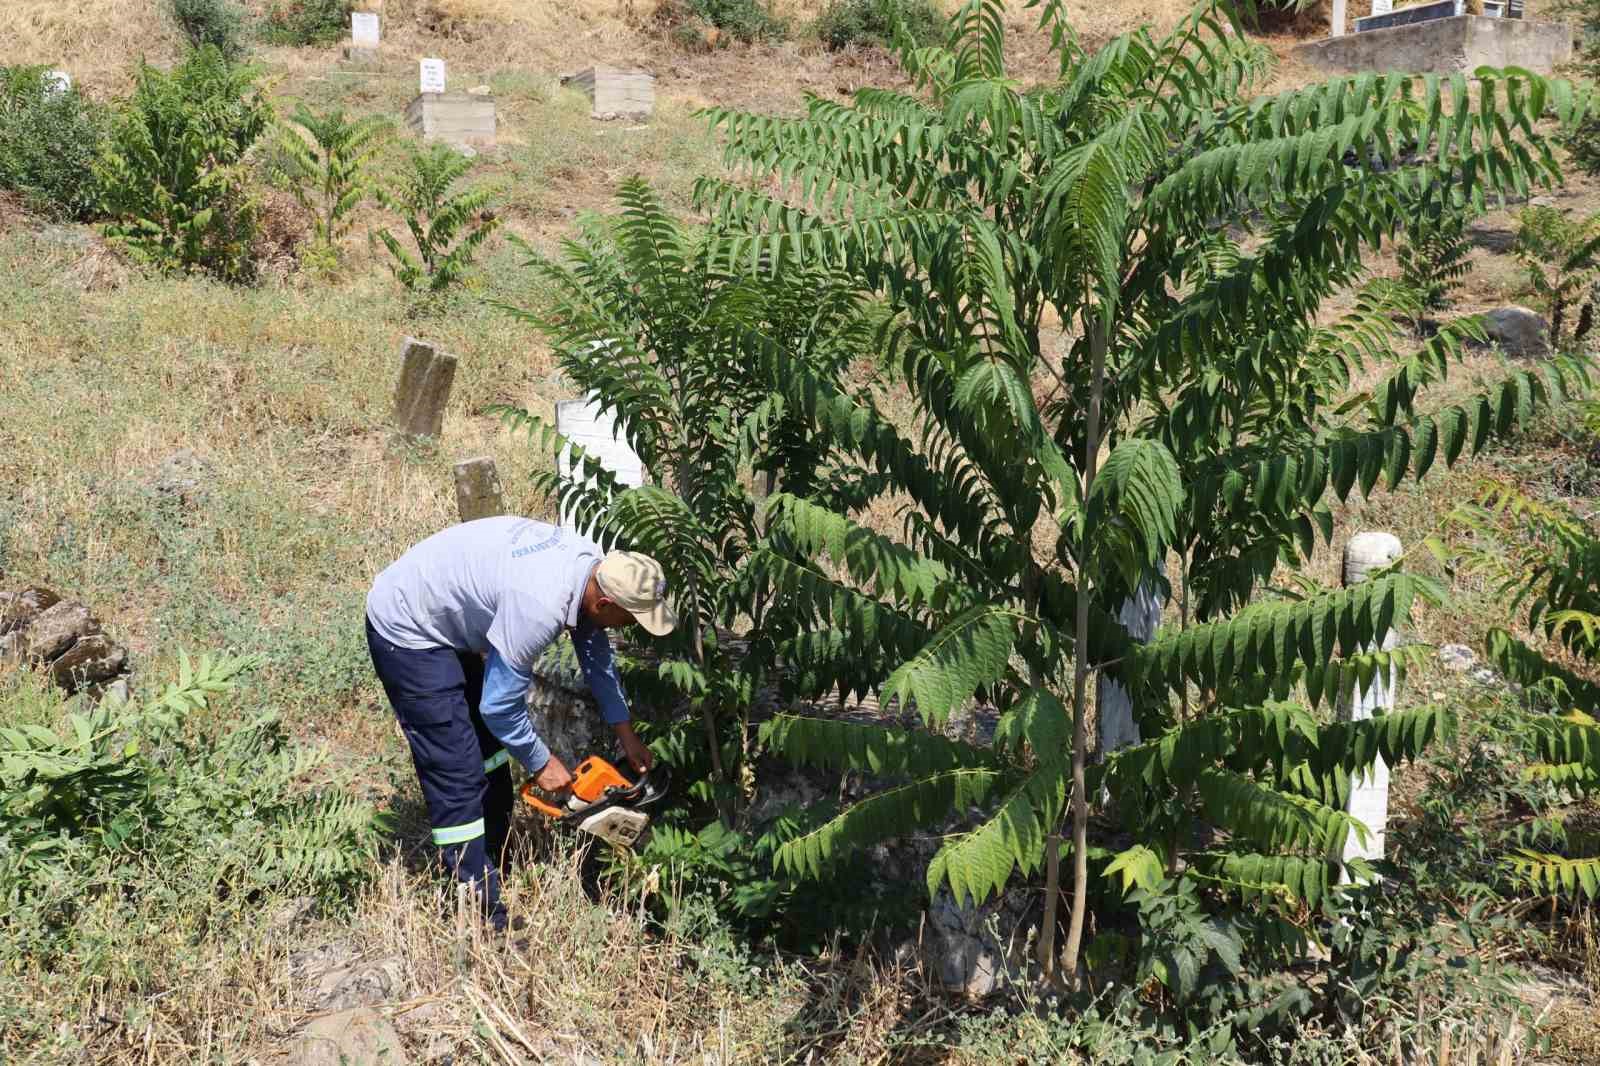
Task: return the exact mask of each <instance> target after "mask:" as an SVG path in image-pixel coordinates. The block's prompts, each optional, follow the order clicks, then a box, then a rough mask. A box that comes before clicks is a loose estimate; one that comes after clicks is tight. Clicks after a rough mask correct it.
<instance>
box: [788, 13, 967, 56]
mask: <svg viewBox="0 0 1600 1066" xmlns="http://www.w3.org/2000/svg"><path fill="white" fill-rule="evenodd" d="M897 17H898V18H899V20H900V23H901V25H902V26H904V27H905V30H906V32H907V33H908V34H910V36H911V39H912V40H913V41H915V42H916V43H917V44H930V43H932V42H934V41H937V40H938V39H939V38H940V37H941V36H943V34H944V29H945V16H944V14H943V13H942V12H941V11H940V10H939V8H938V6H937V5H936V4H935V3H934V2H933V0H833V3H831V4H829V5H828V7H827V9H826V10H825V11H823V12H822V14H821V15H819V16H818V17H817V21H816V22H815V23H814V24H813V25H812V31H813V32H814V33H815V34H816V35H817V39H818V40H820V41H821V42H822V44H823V47H825V48H827V49H828V50H829V51H838V50H839V49H841V48H849V47H851V46H852V45H875V46H878V47H887V46H888V45H889V44H890V43H891V42H892V41H893V39H894V23H895V19H896V18H897Z"/></svg>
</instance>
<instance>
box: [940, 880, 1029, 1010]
mask: <svg viewBox="0 0 1600 1066" xmlns="http://www.w3.org/2000/svg"><path fill="white" fill-rule="evenodd" d="M1008 900H1009V897H1008V896H1002V897H1001V898H1000V899H998V900H991V901H990V902H989V903H986V904H984V905H983V906H982V907H973V906H971V905H970V904H964V905H957V904H956V902H955V900H954V898H953V897H952V896H951V895H950V894H949V892H947V891H943V890H941V891H940V893H939V895H938V897H936V898H935V900H934V902H933V906H931V907H929V908H928V922H927V926H926V930H925V936H924V938H923V944H922V947H923V955H924V958H925V959H926V961H927V963H928V965H929V967H930V968H931V969H932V970H933V974H934V976H935V977H937V978H938V979H939V983H940V984H941V985H943V986H944V987H945V988H947V989H949V990H950V991H952V992H960V993H962V994H964V995H966V996H968V997H970V998H972V999H982V998H984V997H985V996H988V995H991V994H993V993H994V992H995V991H996V990H998V989H999V988H1000V986H1001V985H1002V984H1003V983H1004V982H1005V981H1006V980H1007V979H1008V978H1009V977H1011V976H1013V975H1014V974H1016V973H1017V972H1019V971H1020V970H1021V969H1022V968H1023V967H1025V966H1026V962H1025V960H1023V959H1021V958H1014V957H1008V955H1009V954H1010V952H1011V949H1013V948H1015V947H1016V942H1017V941H1018V940H1019V937H1018V933H1019V931H1020V930H1021V921H1020V918H1021V915H1022V914H1023V913H1025V912H1026V910H1027V900H1026V899H1023V900H1021V901H1020V902H1019V903H1018V904H1017V905H1015V906H1013V905H1011V904H1010V903H1009V902H1008ZM999 938H1004V939H1005V941H1006V943H1005V944H1002V943H1001V940H1000V939H999ZM1020 939H1021V940H1023V941H1025V940H1026V939H1027V938H1026V937H1021V938H1020Z"/></svg>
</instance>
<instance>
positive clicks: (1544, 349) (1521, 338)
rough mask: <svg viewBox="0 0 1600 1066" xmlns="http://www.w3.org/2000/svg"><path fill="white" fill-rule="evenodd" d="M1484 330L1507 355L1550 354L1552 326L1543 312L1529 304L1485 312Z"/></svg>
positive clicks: (1497, 308)
mask: <svg viewBox="0 0 1600 1066" xmlns="http://www.w3.org/2000/svg"><path fill="white" fill-rule="evenodd" d="M1483 328H1484V332H1486V333H1487V334H1488V335H1489V339H1490V340H1491V341H1493V342H1494V343H1496V344H1498V345H1499V346H1500V347H1501V348H1502V349H1503V350H1504V351H1505V353H1506V354H1507V355H1548V354H1549V352H1550V337H1549V329H1548V327H1546V326H1545V322H1544V316H1543V315H1541V314H1539V312H1537V311H1534V310H1531V309H1529V308H1526V307H1517V306H1510V307H1496V308H1495V309H1494V310H1493V311H1488V312H1486V313H1485V314H1484V316H1483Z"/></svg>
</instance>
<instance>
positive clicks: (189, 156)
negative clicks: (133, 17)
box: [95, 45, 272, 281]
mask: <svg viewBox="0 0 1600 1066" xmlns="http://www.w3.org/2000/svg"><path fill="white" fill-rule="evenodd" d="M257 76H258V72H257V71H256V70H255V69H254V68H252V67H244V66H234V65H232V64H230V63H229V62H228V61H227V59H226V58H225V57H224V56H223V54H222V53H221V52H220V51H218V50H217V49H216V48H213V47H211V46H210V45H207V46H205V47H203V48H199V49H196V50H195V51H194V52H192V53H191V54H190V56H189V58H188V59H187V60H186V61H185V62H184V63H183V65H182V66H180V67H178V68H177V69H176V70H174V71H173V72H172V73H171V74H164V73H162V72H161V71H159V70H157V69H155V68H154V67H151V66H148V65H143V66H141V67H140V69H139V73H138V85H137V87H136V88H135V89H134V94H133V98H132V100H130V101H129V103H128V105H127V107H126V109H125V110H124V111H123V113H122V114H121V115H120V116H119V118H118V119H117V121H116V122H115V123H114V125H113V129H112V133H111V137H110V139H109V141H108V143H107V146H106V150H105V152H104V153H103V154H102V156H101V158H100V160H99V161H98V163H97V164H96V167H95V171H96V175H97V177H98V180H99V183H100V187H101V189H102V195H103V198H104V204H105V209H106V213H107V214H108V215H110V216H111V218H112V219H113V221H112V222H111V223H110V224H109V225H108V226H107V228H106V235H107V236H108V237H110V238H111V239H112V240H114V241H116V242H118V243H120V244H122V245H124V246H126V247H127V248H128V249H129V250H130V251H131V252H132V253H133V254H134V255H135V256H136V257H137V258H139V259H141V260H143V261H145V262H148V263H152V264H154V265H156V266H159V267H162V268H168V269H170V268H192V269H201V270H205V271H208V272H210V273H213V274H215V275H217V276H218V277H221V278H224V279H227V280H230V281H235V280H247V279H248V278H249V277H250V275H251V273H252V272H253V269H254V261H253V253H254V249H255V243H256V238H257V236H258V234H259V229H260V214H259V209H258V207H257V205H256V203H255V201H254V200H253V199H252V198H251V196H250V191H249V187H248V175H247V173H246V169H245V165H244V161H245V156H246V155H247V154H248V153H249V151H250V149H251V147H252V146H253V145H254V144H255V143H256V140H257V139H258V138H259V137H260V136H261V134H262V132H263V131H265V130H266V129H267V127H268V124H269V123H270V121H271V116H272V112H271V109H270V107H269V105H268V104H267V102H266V100H265V98H264V97H263V96H262V94H261V91H260V90H259V88H258V87H257V86H256V78H257Z"/></svg>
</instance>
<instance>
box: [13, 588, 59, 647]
mask: <svg viewBox="0 0 1600 1066" xmlns="http://www.w3.org/2000/svg"><path fill="white" fill-rule="evenodd" d="M60 602H61V597H60V596H57V595H56V594H55V593H54V592H51V591H50V590H49V589H47V588H40V587H39V586H38V585H35V586H33V587H32V588H26V589H23V590H22V591H21V592H19V593H16V594H15V595H13V596H10V597H8V600H7V602H6V603H4V604H0V635H4V634H6V633H12V632H15V631H17V630H19V629H26V628H28V626H30V625H32V624H33V620H34V619H35V618H38V617H39V615H40V614H42V613H44V611H45V610H46V609H47V608H50V607H54V606H55V605H56V604H58V603H60Z"/></svg>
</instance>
